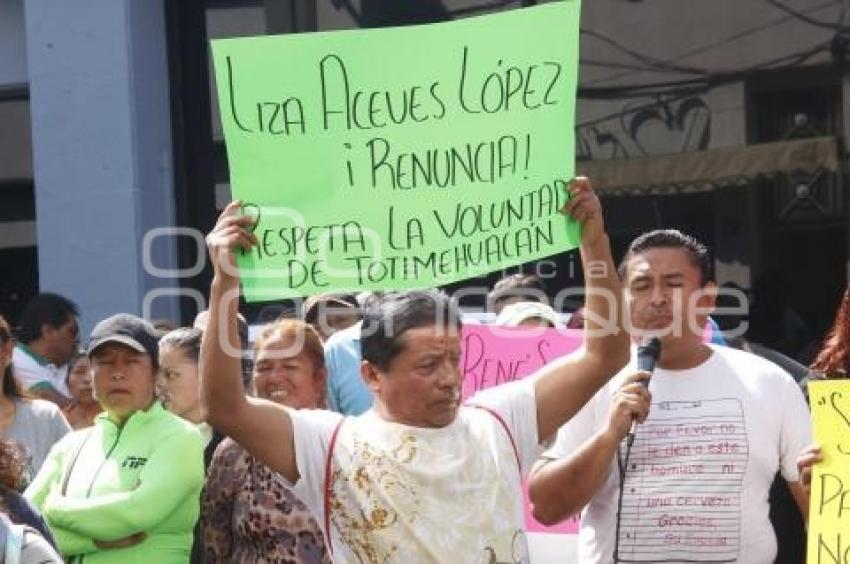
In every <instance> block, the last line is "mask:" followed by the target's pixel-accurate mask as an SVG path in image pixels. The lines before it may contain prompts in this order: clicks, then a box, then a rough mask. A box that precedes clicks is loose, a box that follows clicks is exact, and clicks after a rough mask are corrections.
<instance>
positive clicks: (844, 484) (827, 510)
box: [806, 380, 850, 564]
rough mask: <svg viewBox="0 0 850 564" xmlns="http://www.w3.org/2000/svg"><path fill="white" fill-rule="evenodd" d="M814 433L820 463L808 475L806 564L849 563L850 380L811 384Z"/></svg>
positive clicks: (810, 397) (810, 395)
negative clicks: (810, 475) (809, 485)
mask: <svg viewBox="0 0 850 564" xmlns="http://www.w3.org/2000/svg"><path fill="white" fill-rule="evenodd" d="M809 400H810V403H811V407H812V430H813V433H814V439H815V443H817V444H819V445H820V447H821V449H822V450H823V458H824V460H823V462H822V463H820V464H818V465H816V466H815V467H814V469H813V474H812V496H811V505H810V507H809V542H808V549H807V551H808V554H807V557H806V561H807V562H809V563H810V564H811V563H815V564H833V563H835V564H839V563H840V564H846V563H848V562H850V380H824V381H814V382H809Z"/></svg>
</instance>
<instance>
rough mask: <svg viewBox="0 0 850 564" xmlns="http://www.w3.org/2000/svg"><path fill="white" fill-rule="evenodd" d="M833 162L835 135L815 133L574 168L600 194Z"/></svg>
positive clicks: (665, 189) (721, 181)
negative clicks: (742, 145)
mask: <svg viewBox="0 0 850 564" xmlns="http://www.w3.org/2000/svg"><path fill="white" fill-rule="evenodd" d="M838 166H839V159H838V141H837V139H836V138H835V137H816V138H812V139H797V140H793V141H782V142H779V143H763V144H759V145H748V146H746V147H730V148H723V149H711V150H708V151H693V152H689V153H678V154H672V155H657V156H651V157H641V158H635V159H612V160H594V161H578V162H577V163H576V172H577V173H578V174H584V175H586V176H589V177H590V178H591V180H593V184H594V186H595V187H596V189H597V190H598V191H599V192H600V193H602V194H605V195H620V194H642V193H662V194H664V193H678V192H693V191H701V190H710V189H713V188H716V187H717V186H723V185H729V184H746V183H747V182H749V181H750V180H752V179H753V178H755V177H757V176H771V175H776V174H791V173H797V172H809V173H812V172H816V171H819V170H827V171H831V172H835V171H837V170H838Z"/></svg>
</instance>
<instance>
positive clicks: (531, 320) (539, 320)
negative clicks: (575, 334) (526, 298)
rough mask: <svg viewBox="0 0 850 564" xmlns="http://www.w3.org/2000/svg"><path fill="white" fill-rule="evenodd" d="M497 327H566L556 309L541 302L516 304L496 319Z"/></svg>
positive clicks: (508, 306)
mask: <svg viewBox="0 0 850 564" xmlns="http://www.w3.org/2000/svg"><path fill="white" fill-rule="evenodd" d="M495 324H496V325H505V326H507V327H559V328H562V327H564V322H563V321H562V320H561V317H560V316H559V315H558V314H557V313H556V312H555V310H554V309H552V308H551V307H549V306H548V305H546V304H543V303H540V302H514V303H511V304H508V305H506V306H505V307H504V308H503V309H502V311H501V312H500V313H499V315H498V316H497V317H496V321H495Z"/></svg>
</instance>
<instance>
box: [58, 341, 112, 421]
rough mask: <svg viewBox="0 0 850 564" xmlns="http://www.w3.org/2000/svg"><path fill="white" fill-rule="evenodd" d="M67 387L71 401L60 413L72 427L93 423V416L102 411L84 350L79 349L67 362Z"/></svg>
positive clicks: (89, 362) (89, 363)
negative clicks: (96, 397)
mask: <svg viewBox="0 0 850 564" xmlns="http://www.w3.org/2000/svg"><path fill="white" fill-rule="evenodd" d="M67 380H68V389H69V390H70V391H71V402H70V403H69V404H68V405H67V406H65V407H64V408H63V409H62V415H64V416H65V419H66V420H67V421H68V424H69V425H70V426H71V428H72V429H82V428H84V427H91V426H92V425H94V418H95V417H97V415H98V413H100V412H101V411H103V409H101V407H100V404H99V403H98V402H97V400H96V399H95V397H94V394H93V392H94V388H93V387H92V381H91V361H89V357H88V355H87V354H86V353H85V351H80V352H79V353H77V355H76V356H75V357H74V358H72V359H71V361H70V362H69V363H68V379H67Z"/></svg>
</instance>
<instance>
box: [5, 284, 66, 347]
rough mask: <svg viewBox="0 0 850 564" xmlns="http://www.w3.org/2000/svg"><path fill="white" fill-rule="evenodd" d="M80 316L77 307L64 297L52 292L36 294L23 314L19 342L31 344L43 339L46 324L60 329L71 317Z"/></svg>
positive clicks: (19, 327)
mask: <svg viewBox="0 0 850 564" xmlns="http://www.w3.org/2000/svg"><path fill="white" fill-rule="evenodd" d="M79 315H80V314H79V312H78V310H77V305H76V304H75V303H74V302H72V301H71V300H69V299H68V298H66V297H64V296H60V295H59V294H52V293H50V292H42V293H41V294H36V296H35V297H33V299H31V300H30V301H29V303H27V305H26V306H25V307H24V311H23V312H21V320H20V323H19V324H18V340H19V341H21V342H22V343H24V344H29V343H31V342H33V341H35V340H37V339H39V338H41V328H42V326H43V325H44V324H45V323H49V324H50V325H51V326H52V327H55V328H57V329H58V328H59V327H61V326H62V325H64V324H65V323H67V322H68V320H69V319H70V318H71V317H79Z"/></svg>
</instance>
